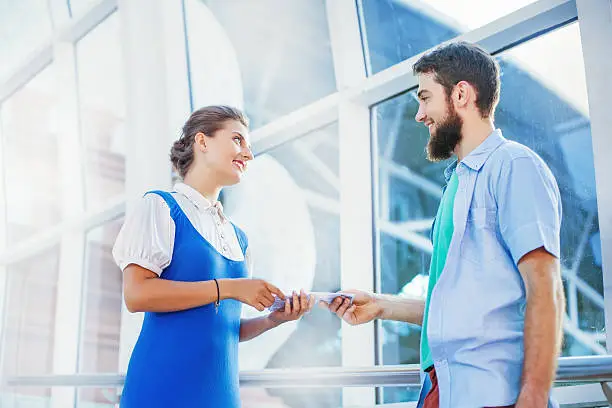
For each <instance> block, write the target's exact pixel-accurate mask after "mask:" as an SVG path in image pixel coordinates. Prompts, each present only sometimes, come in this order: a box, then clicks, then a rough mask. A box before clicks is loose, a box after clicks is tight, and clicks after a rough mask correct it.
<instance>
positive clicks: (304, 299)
mask: <svg viewBox="0 0 612 408" xmlns="http://www.w3.org/2000/svg"><path fill="white" fill-rule="evenodd" d="M314 302H315V298H314V296H308V295H307V294H306V293H305V292H304V289H302V290H300V294H299V296H298V294H297V293H296V292H295V291H294V292H293V296H292V298H291V301H290V300H289V298H286V299H285V307H284V308H283V309H281V310H277V311H275V312H272V313H270V314H269V315H268V319H270V320H271V321H272V322H273V323H275V324H282V323H285V322H290V321H292V320H297V319H299V318H301V317H302V316H304V314H306V313H308V312H310V310H312V307H313V306H314Z"/></svg>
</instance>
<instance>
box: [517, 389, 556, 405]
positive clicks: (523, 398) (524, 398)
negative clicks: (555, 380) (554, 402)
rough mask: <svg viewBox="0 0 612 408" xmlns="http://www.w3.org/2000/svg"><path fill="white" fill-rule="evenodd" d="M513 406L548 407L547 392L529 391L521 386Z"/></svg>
mask: <svg viewBox="0 0 612 408" xmlns="http://www.w3.org/2000/svg"><path fill="white" fill-rule="evenodd" d="M514 407H515V408H546V407H548V393H546V392H541V391H540V392H531V391H530V390H529V389H527V388H523V389H522V390H521V393H520V394H519V398H518V400H517V401H516V405H515V406H514Z"/></svg>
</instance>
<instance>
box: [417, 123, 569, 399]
mask: <svg viewBox="0 0 612 408" xmlns="http://www.w3.org/2000/svg"><path fill="white" fill-rule="evenodd" d="M453 170H454V171H456V172H457V176H458V178H459V187H458V190H457V195H456V196H455V204H454V209H453V223H454V233H453V237H452V241H451V244H450V247H449V250H448V255H447V260H446V265H445V267H444V270H443V272H442V275H441V277H440V280H439V281H438V282H437V284H436V286H435V288H434V290H433V292H432V294H431V303H430V309H429V323H428V326H427V334H428V339H429V345H430V348H431V353H432V356H433V359H434V366H435V369H436V373H437V377H438V384H439V390H440V408H476V407H495V406H505V405H511V404H514V403H515V402H516V400H517V398H518V394H519V391H520V382H521V373H522V369H523V358H524V353H523V326H524V320H525V305H526V297H525V287H524V284H523V281H522V278H521V276H520V273H519V270H518V267H517V264H518V261H519V260H520V259H521V257H522V256H523V255H525V254H527V253H528V252H530V251H532V250H534V249H537V248H539V247H544V248H545V249H546V250H547V251H548V252H550V253H551V254H553V255H554V256H556V257H559V256H560V243H559V237H560V227H561V198H560V195H559V188H558V186H557V183H556V181H555V178H554V176H553V174H552V173H551V171H550V169H549V168H548V166H547V165H546V164H545V163H544V161H542V159H541V158H540V157H539V156H538V155H536V154H535V153H534V152H533V151H531V150H530V149H529V148H527V147H525V146H523V145H521V144H519V143H515V142H512V141H509V140H506V139H504V137H503V136H502V134H501V131H500V130H495V131H494V132H493V133H491V135H489V137H488V138H487V139H486V140H485V141H484V142H483V143H482V144H481V145H480V146H478V147H477V148H476V149H475V150H474V151H472V152H471V153H470V154H469V155H468V156H467V157H465V158H464V159H463V160H462V161H461V162H460V163H459V164H457V163H456V162H455V163H453V164H452V165H451V166H449V168H448V169H447V170H446V172H445V176H446V178H447V180H448V179H449V178H450V176H451V175H452V172H453ZM549 406H556V404H554V403H553V402H552V401H551V402H550V403H549Z"/></svg>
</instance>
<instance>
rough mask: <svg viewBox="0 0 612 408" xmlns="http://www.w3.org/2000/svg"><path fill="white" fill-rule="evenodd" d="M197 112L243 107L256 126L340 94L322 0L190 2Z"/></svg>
mask: <svg viewBox="0 0 612 408" xmlns="http://www.w3.org/2000/svg"><path fill="white" fill-rule="evenodd" d="M184 1H185V10H186V20H187V36H188V38H187V39H188V45H189V61H190V72H191V85H192V87H191V92H192V97H193V102H194V109H197V108H198V107H200V106H203V105H210V104H218V103H227V104H230V105H236V106H240V107H243V108H244V109H245V111H246V113H247V114H248V116H249V117H250V119H251V128H252V129H255V128H257V127H260V126H261V125H264V124H266V123H268V122H270V121H271V120H274V119H275V118H277V117H278V116H281V115H284V114H286V113H289V112H291V111H293V110H295V109H298V108H300V107H302V106H304V105H307V104H309V103H311V102H314V101H316V100H318V99H320V98H322V97H324V96H326V95H329V94H331V93H333V92H334V91H335V90H336V81H335V76H334V67H333V61H332V53H331V46H330V39H329V29H328V22H327V13H326V9H325V2H324V1H323V0H292V1H290V2H288V1H285V0H264V1H227V0H207V1H205V2H204V1H201V0H184Z"/></svg>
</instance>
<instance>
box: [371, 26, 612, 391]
mask: <svg viewBox="0 0 612 408" xmlns="http://www.w3.org/2000/svg"><path fill="white" fill-rule="evenodd" d="M580 44H581V43H580V36H579V30H578V25H577V24H572V25H569V26H567V27H564V28H562V29H559V30H557V31H555V32H553V33H550V34H547V35H544V36H541V37H539V38H536V39H534V40H532V41H530V42H527V43H525V44H522V45H520V46H518V47H516V48H513V49H512V50H510V51H508V52H506V53H504V54H503V55H501V56H499V57H498V61H499V62H500V65H501V68H502V93H501V101H500V104H499V106H498V108H497V113H496V117H495V119H496V126H497V127H499V128H500V129H502V131H503V132H504V136H505V137H506V138H508V139H511V140H516V141H518V142H520V143H522V144H525V145H527V146H529V147H530V148H532V149H533V150H534V151H536V152H537V153H538V154H539V155H540V156H541V157H542V158H543V159H544V160H545V161H546V162H547V164H548V165H549V167H550V168H551V170H552V172H553V173H554V175H555V177H556V179H557V182H558V184H559V188H560V192H561V199H562V204H563V223H562V226H561V247H562V248H561V250H562V254H561V255H562V259H561V264H562V272H563V275H564V280H565V290H566V297H567V314H568V318H567V322H568V328H567V329H566V331H565V336H566V341H565V342H564V344H563V350H562V352H563V355H564V356H577V355H593V354H605V353H606V351H605V346H606V343H605V336H604V332H605V322H604V308H603V280H602V269H601V243H600V239H599V224H598V218H597V216H598V214H597V201H596V195H595V194H596V185H595V175H594V164H593V151H592V144H591V132H590V119H589V113H588V103H587V96H586V95H587V94H586V83H585V76H584V67H583V59H582V49H581V46H580ZM568 56H569V58H568ZM555 71H561V72H560V73H559V72H555ZM373 109H374V111H373V118H374V124H373V126H374V129H375V131H376V136H377V140H376V143H377V146H378V152H379V157H378V162H379V178H378V192H379V196H378V197H377V217H378V220H377V231H378V234H379V245H380V247H379V251H380V265H379V273H380V275H381V282H382V292H385V293H410V294H421V295H424V294H425V293H426V292H425V290H426V287H427V274H428V272H429V262H430V258H431V255H430V254H431V248H430V247H429V248H428V247H427V245H425V243H426V241H427V240H428V236H429V232H430V226H431V221H432V219H433V217H434V216H435V213H436V211H437V207H438V203H439V200H440V196H441V188H442V186H443V183H444V179H443V169H444V167H446V165H447V164H448V162H444V163H430V162H428V161H427V160H426V158H425V154H424V148H425V145H426V142H427V139H428V137H429V134H428V131H427V129H426V127H425V126H423V125H422V124H420V123H417V122H416V121H415V120H414V116H415V114H416V112H417V109H418V102H417V100H416V97H415V91H411V92H407V93H404V94H402V95H399V96H397V97H395V98H393V99H391V100H388V101H385V102H383V103H381V104H379V105H377V106H375V107H374V108H373ZM424 242H425V243H424ZM382 333H383V336H382V341H383V348H382V350H383V352H382V361H383V363H384V364H408V363H418V362H419V348H418V347H419V339H420V328H418V327H414V326H409V325H407V324H400V323H393V322H383V323H382ZM384 396H385V398H384V400H385V402H394V401H407V400H410V399H414V398H416V396H417V394H414V393H410V392H409V391H407V390H399V389H393V390H389V389H385V391H384Z"/></svg>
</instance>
